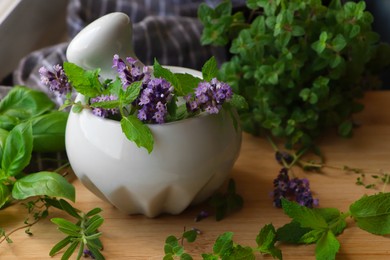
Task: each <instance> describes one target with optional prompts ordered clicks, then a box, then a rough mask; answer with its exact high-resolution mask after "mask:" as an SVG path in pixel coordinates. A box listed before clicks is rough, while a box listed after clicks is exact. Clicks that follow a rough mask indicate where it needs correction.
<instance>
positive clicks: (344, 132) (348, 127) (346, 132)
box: [338, 121, 353, 137]
mask: <svg viewBox="0 0 390 260" xmlns="http://www.w3.org/2000/svg"><path fill="white" fill-rule="evenodd" d="M352 129H353V124H352V122H351V121H344V122H343V123H341V124H340V125H339V127H338V132H339V134H340V135H341V136H345V137H347V136H350V135H351V133H352Z"/></svg>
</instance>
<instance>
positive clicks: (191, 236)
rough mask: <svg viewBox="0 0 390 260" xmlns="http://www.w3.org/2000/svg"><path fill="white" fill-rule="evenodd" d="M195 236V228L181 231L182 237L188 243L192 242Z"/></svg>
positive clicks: (196, 234)
mask: <svg viewBox="0 0 390 260" xmlns="http://www.w3.org/2000/svg"><path fill="white" fill-rule="evenodd" d="M197 236H198V233H197V232H196V231H195V230H188V231H186V232H184V233H183V238H185V239H186V240H187V242H189V243H192V242H194V241H195V240H196V237H197Z"/></svg>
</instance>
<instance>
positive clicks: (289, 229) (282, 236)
mask: <svg viewBox="0 0 390 260" xmlns="http://www.w3.org/2000/svg"><path fill="white" fill-rule="evenodd" d="M311 230H312V229H311V228H302V227H301V225H300V224H299V223H298V222H296V221H291V222H290V223H288V224H286V225H284V226H282V227H280V228H278V230H277V231H276V237H277V240H278V241H281V242H285V243H292V244H300V243H302V240H301V238H302V237H303V236H304V235H305V234H306V233H308V232H310V231H311Z"/></svg>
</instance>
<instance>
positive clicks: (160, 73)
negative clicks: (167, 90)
mask: <svg viewBox="0 0 390 260" xmlns="http://www.w3.org/2000/svg"><path fill="white" fill-rule="evenodd" d="M153 75H154V76H155V77H156V78H164V79H165V80H167V81H168V82H170V83H171V84H172V85H173V87H174V88H176V87H177V86H178V85H179V80H178V79H177V77H176V75H175V74H174V73H173V72H172V71H170V70H169V69H166V68H164V67H162V66H161V65H160V63H158V61H157V60H156V59H155V60H154V64H153Z"/></svg>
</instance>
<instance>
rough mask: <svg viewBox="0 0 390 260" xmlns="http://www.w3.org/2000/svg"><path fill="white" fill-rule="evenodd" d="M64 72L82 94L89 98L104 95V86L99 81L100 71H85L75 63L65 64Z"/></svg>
mask: <svg viewBox="0 0 390 260" xmlns="http://www.w3.org/2000/svg"><path fill="white" fill-rule="evenodd" d="M64 71H65V74H66V76H67V77H68V79H69V82H70V83H71V84H72V86H73V87H74V88H75V89H76V90H77V92H79V93H80V94H82V95H84V96H87V97H96V96H99V95H101V94H103V93H102V91H103V90H102V84H101V83H100V81H99V72H100V70H99V69H96V70H84V69H83V68H81V67H79V66H77V65H76V64H74V63H70V62H64Z"/></svg>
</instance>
